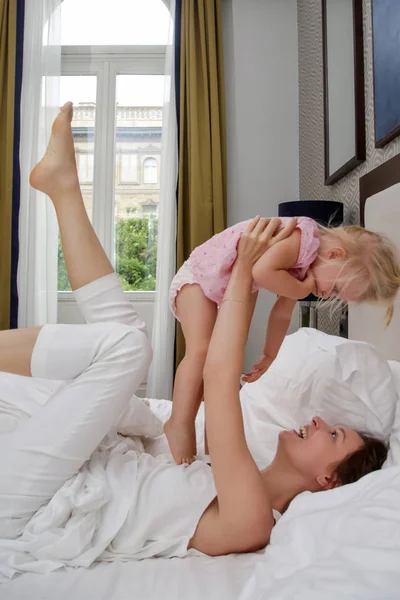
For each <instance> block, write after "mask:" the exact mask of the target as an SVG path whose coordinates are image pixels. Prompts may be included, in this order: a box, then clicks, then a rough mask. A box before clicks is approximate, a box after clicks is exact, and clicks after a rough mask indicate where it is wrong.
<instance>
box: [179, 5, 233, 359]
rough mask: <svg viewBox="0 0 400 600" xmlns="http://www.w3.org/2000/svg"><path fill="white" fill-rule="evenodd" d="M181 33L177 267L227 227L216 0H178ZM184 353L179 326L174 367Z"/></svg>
mask: <svg viewBox="0 0 400 600" xmlns="http://www.w3.org/2000/svg"><path fill="white" fill-rule="evenodd" d="M180 34H181V35H180V44H181V51H180V91H179V96H180V116H179V171H178V216H177V268H179V267H180V266H181V265H182V264H183V262H184V261H185V260H186V259H187V258H188V256H189V254H190V253H191V251H192V250H193V248H195V247H196V246H198V245H199V244H202V243H203V242H205V241H206V240H207V239H208V238H210V237H212V236H213V235H214V234H215V233H218V232H220V231H222V230H223V229H225V227H226V135H225V90H224V76H223V72H224V68H223V67H224V65H223V41H222V10H221V0H183V1H182V15H181V31H180ZM183 355H184V339H183V336H182V332H181V330H180V327H179V326H178V328H177V336H176V365H178V364H179V362H180V361H181V359H182V358H183Z"/></svg>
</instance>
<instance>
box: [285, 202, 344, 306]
mask: <svg viewBox="0 0 400 600" xmlns="http://www.w3.org/2000/svg"><path fill="white" fill-rule="evenodd" d="M278 216H279V217H310V218H311V219H314V221H317V223H320V225H325V226H328V225H329V226H331V227H338V226H339V225H342V223H343V204H342V203H341V202H333V201H331V200H295V201H294V202H282V203H281V204H279V206H278ZM304 301H305V302H316V301H317V297H316V296H314V294H310V295H309V296H307V298H304Z"/></svg>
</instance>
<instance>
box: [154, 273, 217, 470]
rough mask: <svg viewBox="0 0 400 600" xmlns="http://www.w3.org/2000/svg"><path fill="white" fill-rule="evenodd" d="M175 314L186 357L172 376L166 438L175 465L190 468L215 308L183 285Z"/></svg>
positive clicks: (198, 290) (197, 288)
mask: <svg viewBox="0 0 400 600" xmlns="http://www.w3.org/2000/svg"><path fill="white" fill-rule="evenodd" d="M176 306H177V313H178V316H179V318H180V320H181V325H182V331H183V335H184V336H185V344H186V354H185V357H184V359H183V360H182V362H181V364H180V365H179V367H178V370H177V372H176V376H175V384H174V396H173V404H172V413H171V417H170V419H169V420H168V421H167V422H166V424H165V428H164V430H165V434H166V436H167V438H168V443H169V447H170V449H171V453H172V456H173V457H174V460H175V462H176V463H178V464H181V463H188V464H190V463H191V462H193V460H194V456H195V455H196V430H195V419H196V415H197V412H198V410H199V406H200V402H201V398H202V389H203V385H202V383H203V368H204V363H205V360H206V356H207V351H208V345H209V343H210V339H211V335H212V331H213V328H214V325H215V319H216V317H217V306H216V304H215V303H214V302H212V301H211V300H209V299H208V298H206V297H205V296H204V294H203V292H202V290H201V288H200V286H199V285H186V286H184V287H183V288H182V290H181V291H180V292H179V294H178V296H177V299H176Z"/></svg>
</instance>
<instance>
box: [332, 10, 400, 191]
mask: <svg viewBox="0 0 400 600" xmlns="http://www.w3.org/2000/svg"><path fill="white" fill-rule="evenodd" d="M399 2H400V0H399ZM321 3H322V4H321V6H322V41H323V69H324V132H325V185H332V184H334V183H336V181H338V180H339V179H341V178H342V177H344V175H347V173H349V172H350V171H352V170H353V169H354V168H355V167H357V166H358V165H360V164H361V163H362V162H363V161H364V160H365V152H366V151H365V101H364V44H363V9H362V0H321Z"/></svg>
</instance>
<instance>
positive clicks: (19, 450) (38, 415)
mask: <svg viewBox="0 0 400 600" xmlns="http://www.w3.org/2000/svg"><path fill="white" fill-rule="evenodd" d="M75 297H76V300H77V303H78V305H79V307H80V309H81V311H82V313H83V316H84V317H85V320H86V323H87V324H86V325H46V326H44V327H43V328H42V329H41V331H40V333H39V336H38V339H37V342H36V345H35V348H34V350H33V354H32V361H31V371H32V376H33V377H38V378H45V379H52V380H64V381H66V384H65V385H63V386H61V387H60V388H59V389H58V390H57V391H56V392H55V393H54V395H53V396H52V397H51V398H50V399H49V400H48V402H46V403H45V404H44V405H43V406H42V407H41V408H40V409H39V410H37V411H35V412H34V413H33V414H32V417H31V418H30V419H28V420H26V421H22V422H21V423H20V426H19V427H18V428H17V430H16V431H13V432H12V433H9V434H5V435H3V436H1V437H0V538H9V539H10V538H15V537H17V536H18V535H19V534H20V533H21V532H22V530H23V528H24V526H25V525H26V523H27V522H28V521H29V519H30V518H31V517H32V515H33V514H34V513H35V512H36V511H37V510H38V509H39V508H40V507H41V506H42V505H43V504H45V503H47V502H48V501H49V500H50V499H51V498H52V496H53V495H54V494H55V493H56V492H57V490H58V489H59V488H61V487H62V486H63V485H64V483H65V482H66V481H67V480H68V479H69V478H70V477H72V476H73V475H75V474H76V473H77V471H78V470H79V469H80V468H81V466H82V465H83V463H84V462H85V461H86V460H87V459H88V458H89V457H90V455H91V454H92V452H93V451H94V450H95V449H96V448H97V446H98V445H99V444H100V442H101V440H102V439H103V438H104V436H105V435H107V433H108V432H109V431H110V430H111V429H112V428H113V427H114V426H115V425H116V424H117V422H118V421H119V419H120V418H121V416H122V413H123V412H124V410H125V409H126V406H127V404H128V402H129V400H130V398H131V397H132V395H133V394H134V393H135V391H136V390H137V388H138V387H139V385H140V383H141V382H142V381H143V379H144V376H145V374H146V372H147V370H148V368H149V365H150V362H151V349H150V344H149V341H148V338H147V333H146V328H145V325H144V323H143V322H142V321H141V320H140V318H139V316H138V315H137V313H136V312H135V311H134V310H133V308H132V306H131V304H130V303H129V302H128V300H126V299H125V297H124V294H123V292H122V290H121V287H120V284H119V281H118V278H117V276H116V275H115V274H111V275H107V276H106V277H103V278H101V279H99V280H97V281H94V282H92V283H90V284H89V285H87V286H85V287H84V288H81V289H80V290H77V291H76V292H75Z"/></svg>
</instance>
